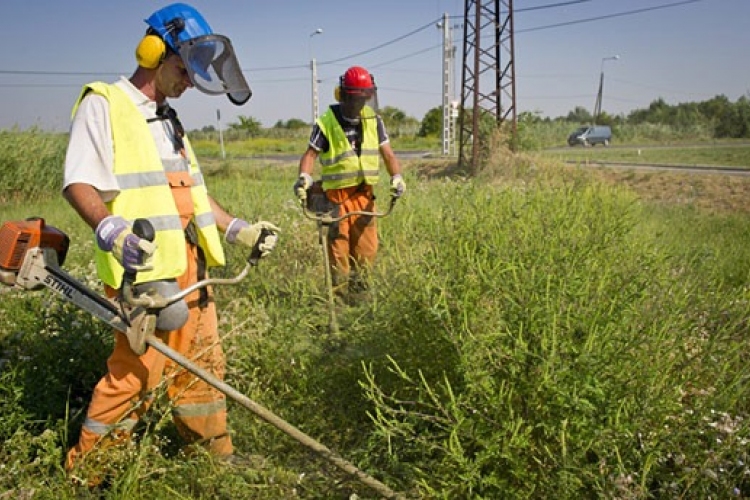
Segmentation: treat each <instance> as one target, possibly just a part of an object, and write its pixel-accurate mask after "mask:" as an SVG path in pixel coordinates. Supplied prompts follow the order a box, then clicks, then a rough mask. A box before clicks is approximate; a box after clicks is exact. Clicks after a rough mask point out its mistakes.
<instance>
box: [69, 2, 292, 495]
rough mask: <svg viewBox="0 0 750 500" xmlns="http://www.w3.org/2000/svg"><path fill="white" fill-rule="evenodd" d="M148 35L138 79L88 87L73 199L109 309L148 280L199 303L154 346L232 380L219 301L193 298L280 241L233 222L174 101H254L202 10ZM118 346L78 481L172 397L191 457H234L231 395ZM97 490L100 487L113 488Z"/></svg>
mask: <svg viewBox="0 0 750 500" xmlns="http://www.w3.org/2000/svg"><path fill="white" fill-rule="evenodd" d="M146 24H148V29H147V32H146V34H145V36H144V37H143V39H142V40H141V42H140V43H139V44H138V48H137V49H136V59H137V61H138V67H137V68H136V70H135V72H134V73H133V74H132V76H130V78H126V77H121V78H120V79H119V80H118V81H116V82H115V83H104V82H92V83H89V84H87V85H85V86H84V88H83V91H82V92H81V94H80V96H79V98H78V101H77V102H76V104H75V106H74V111H73V122H72V124H71V127H70V138H69V143H68V149H67V152H66V157H65V169H64V179H63V196H64V197H65V199H66V200H67V201H68V202H69V203H70V204H71V205H72V206H73V208H74V209H75V210H76V211H77V212H78V214H79V215H80V216H81V218H82V219H83V220H84V222H86V223H87V224H88V225H89V226H90V227H91V229H92V233H93V236H94V240H95V242H96V243H95V261H96V268H97V274H98V277H99V279H100V280H101V281H102V283H104V285H105V287H104V288H105V290H104V291H105V293H106V294H107V295H108V296H109V297H112V298H114V297H116V296H118V295H119V294H120V292H121V290H120V288H121V285H122V277H123V274H124V272H125V271H131V272H137V280H136V282H135V286H136V290H141V291H143V292H151V291H155V292H157V293H159V294H160V295H162V296H165V297H171V296H175V295H177V294H179V293H180V292H181V291H183V290H188V289H190V290H193V291H192V292H190V293H189V294H188V295H186V296H185V297H184V299H183V300H181V301H178V302H175V303H174V304H172V305H170V306H169V307H167V308H165V309H163V310H160V311H159V312H158V316H157V319H156V334H157V335H158V336H159V337H160V338H161V339H162V340H163V341H164V342H165V343H166V344H167V345H168V346H169V347H170V348H172V349H173V350H174V351H176V352H178V353H180V354H181V355H183V356H185V357H186V358H188V359H191V360H192V361H193V362H194V363H196V364H197V365H198V366H199V367H201V368H202V369H203V370H205V371H207V372H209V373H211V374H213V375H214V376H215V377H217V378H219V379H222V378H223V376H224V371H225V356H224V353H223V351H222V348H221V342H220V339H219V335H218V320H217V312H216V305H215V302H214V297H213V291H212V290H211V289H210V287H204V288H196V287H194V286H193V285H195V284H196V283H198V282H199V281H202V280H204V279H207V278H208V274H209V271H210V270H211V268H214V267H218V266H222V265H224V263H225V262H226V259H225V255H224V250H223V242H226V243H230V244H233V243H236V244H240V245H243V246H249V247H253V248H255V247H256V245H257V248H259V249H260V251H261V256H265V255H267V254H268V253H269V252H271V251H272V250H273V248H274V246H275V245H276V240H277V236H276V233H278V231H279V228H277V227H276V226H274V225H273V224H271V223H269V222H264V221H259V222H256V223H250V222H247V221H246V220H244V219H242V218H239V217H236V216H234V215H230V213H229V212H227V211H226V210H225V209H224V208H222V206H221V205H220V204H219V203H218V202H217V201H216V200H215V199H214V198H213V197H212V196H211V194H210V193H209V190H208V188H207V186H206V184H205V177H204V176H203V174H202V173H201V169H200V165H199V164H198V161H197V158H196V156H195V153H194V151H193V149H192V147H191V145H190V141H189V140H188V137H187V136H186V135H185V130H184V129H183V127H182V125H181V123H180V120H179V119H178V117H177V113H176V112H175V110H174V109H173V108H172V107H171V105H170V103H169V100H171V99H176V98H178V97H180V96H181V95H182V94H183V93H184V92H185V91H186V90H187V89H189V88H191V87H196V88H197V89H199V90H201V91H203V92H205V93H208V94H227V95H228V96H229V99H230V100H231V101H232V102H234V103H236V104H241V103H244V102H247V100H248V99H249V98H250V89H249V87H248V86H247V83H246V82H245V79H244V77H243V76H242V73H241V71H240V68H239V65H238V63H237V59H236V57H235V55H234V51H233V49H232V46H231V44H230V43H229V40H228V39H227V38H226V37H224V36H221V35H217V34H215V33H213V31H212V30H211V28H210V27H209V25H208V23H207V22H206V20H205V19H204V18H203V16H201V15H200V13H198V12H197V11H196V10H195V9H193V8H192V7H190V6H188V5H185V4H181V3H178V4H172V5H169V6H167V7H165V8H163V9H161V10H158V11H157V12H155V13H154V14H152V15H151V16H150V17H148V18H147V19H146ZM138 218H146V219H148V220H149V221H151V222H152V224H153V226H154V229H155V238H154V240H153V241H148V240H145V239H143V238H140V237H139V236H138V235H137V234H135V232H134V231H133V222H134V221H135V219H138ZM222 234H223V236H224V238H223V240H224V241H223V242H222V238H221V235H222ZM114 335H115V346H114V349H113V352H112V354H111V356H110V357H109V359H108V360H107V368H108V373H107V374H106V375H105V376H104V377H103V378H102V379H101V380H100V381H99V382H98V383H97V385H96V387H95V388H94V391H93V395H92V398H91V402H90V404H89V407H88V409H87V413H86V420H85V421H84V423H83V426H82V428H81V433H80V436H79V439H78V443H77V444H76V445H75V446H73V447H72V448H71V449H70V450H69V452H68V454H67V460H66V469H67V470H68V471H71V472H72V471H74V470H76V469H78V470H84V471H85V470H88V469H89V468H80V467H78V466H79V465H80V464H81V463H82V462H87V461H89V459H90V460H91V461H92V462H93V463H95V464H99V465H103V466H106V463H107V462H106V457H107V454H108V453H109V452H110V451H111V450H109V447H110V446H113V445H117V444H118V443H120V442H122V441H127V439H128V437H129V436H130V435H131V433H132V431H133V429H134V428H135V426H136V424H137V422H138V421H139V420H140V418H141V416H142V415H143V414H144V412H145V411H146V410H147V409H148V408H149V406H150V405H151V403H152V400H153V394H154V390H155V389H156V387H157V386H161V385H164V386H165V387H166V390H167V395H168V396H169V397H170V402H171V410H172V416H173V419H174V422H175V425H176V427H177V430H178V431H179V433H180V435H181V436H182V438H183V440H184V441H185V444H186V445H187V446H190V447H194V446H198V445H200V446H203V447H205V448H206V449H208V451H210V452H211V453H212V454H214V455H216V456H219V457H224V458H232V457H235V455H234V449H233V445H232V439H231V436H230V435H229V431H228V429H227V408H226V398H225V396H224V394H222V393H221V392H219V391H218V390H216V389H214V388H213V387H211V386H209V385H208V384H206V383H205V382H204V381H202V380H199V379H197V378H196V377H195V376H193V375H192V374H190V373H188V372H186V371H184V370H182V371H181V370H179V369H178V367H175V366H174V364H173V363H170V362H169V361H168V360H167V359H166V358H165V357H164V356H162V355H161V354H159V353H158V352H156V351H154V350H153V349H146V350H145V351H144V352H136V351H137V349H134V348H133V347H132V346H131V344H130V343H129V342H128V339H127V337H126V336H125V335H124V334H122V333H120V332H115V333H114ZM108 450H109V451H108ZM102 474H106V472H103V473H102ZM74 475H75V474H74ZM86 479H87V482H89V483H90V484H91V483H96V481H97V480H100V479H101V477H100V476H96V477H92V478H86Z"/></svg>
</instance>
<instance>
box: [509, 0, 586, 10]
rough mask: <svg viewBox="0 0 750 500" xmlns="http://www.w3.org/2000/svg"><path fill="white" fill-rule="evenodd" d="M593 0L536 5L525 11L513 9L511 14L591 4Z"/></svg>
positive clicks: (573, 0)
mask: <svg viewBox="0 0 750 500" xmlns="http://www.w3.org/2000/svg"><path fill="white" fill-rule="evenodd" d="M591 1H593V0H571V1H570V2H561V3H553V4H548V5H538V6H536V7H526V8H525V9H513V12H516V13H518V12H529V11H532V10H543V9H552V8H555V7H567V6H568V5H573V4H577V3H586V2H591Z"/></svg>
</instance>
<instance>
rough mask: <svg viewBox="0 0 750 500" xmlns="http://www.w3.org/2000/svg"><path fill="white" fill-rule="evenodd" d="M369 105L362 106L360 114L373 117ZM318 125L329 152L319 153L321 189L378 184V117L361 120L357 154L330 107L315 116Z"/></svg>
mask: <svg viewBox="0 0 750 500" xmlns="http://www.w3.org/2000/svg"><path fill="white" fill-rule="evenodd" d="M374 114H375V112H374V111H373V110H372V108H370V107H368V106H365V108H364V109H363V110H362V116H365V115H366V116H373V115H374ZM317 123H318V126H319V127H320V130H321V131H322V132H323V135H325V136H326V138H327V139H328V151H324V152H321V154H320V164H321V165H322V166H323V172H322V176H321V178H322V180H323V189H326V190H327V189H341V188H345V187H351V186H356V185H358V184H361V183H363V182H364V183H365V184H370V185H375V184H377V183H378V168H379V161H380V153H379V147H378V123H377V119H372V118H368V119H363V120H362V122H361V123H362V149H361V152H360V156H357V154H356V153H355V152H354V150H353V149H352V145H351V144H350V143H349V139H348V138H347V137H346V134H345V133H344V129H342V128H341V124H340V123H339V122H338V120H337V119H336V115H335V114H334V112H333V110H332V109H331V108H328V111H326V112H325V113H324V114H323V116H321V117H320V118H318V122H317Z"/></svg>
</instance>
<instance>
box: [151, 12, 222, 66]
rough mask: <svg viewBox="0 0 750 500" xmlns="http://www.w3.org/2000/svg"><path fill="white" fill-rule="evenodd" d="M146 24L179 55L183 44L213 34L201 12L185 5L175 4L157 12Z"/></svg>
mask: <svg viewBox="0 0 750 500" xmlns="http://www.w3.org/2000/svg"><path fill="white" fill-rule="evenodd" d="M146 24H148V25H149V26H150V27H151V28H153V30H154V31H156V33H157V34H158V35H159V36H160V37H161V38H162V40H164V41H165V42H166V43H167V45H169V46H170V48H171V49H172V50H174V51H175V52H177V53H178V54H179V52H180V45H181V44H183V43H185V42H188V41H190V40H192V39H194V38H198V37H201V36H206V35H211V34H213V30H212V29H211V26H209V25H208V22H207V21H206V20H205V19H204V18H203V16H202V15H201V14H200V12H198V11H197V10H195V9H194V8H193V7H191V6H189V5H186V4H184V3H174V4H172V5H168V6H166V7H164V8H163V9H161V10H157V11H156V12H154V13H153V14H151V16H150V17H149V18H148V19H146Z"/></svg>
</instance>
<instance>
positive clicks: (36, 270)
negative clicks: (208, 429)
mask: <svg viewBox="0 0 750 500" xmlns="http://www.w3.org/2000/svg"><path fill="white" fill-rule="evenodd" d="M133 232H134V233H135V234H136V235H138V236H139V237H141V238H146V239H148V240H153V237H154V230H153V227H152V226H151V223H150V222H149V221H148V220H145V219H138V220H136V221H135V223H134V224H133ZM263 236H264V235H262V234H261V238H259V240H258V241H263ZM69 243H70V240H69V238H68V237H67V235H65V233H63V232H62V231H60V230H59V229H57V228H55V227H52V226H48V225H46V224H45V221H44V219H41V218H31V219H26V220H24V221H11V222H6V223H4V224H3V225H2V226H0V283H3V284H5V285H8V286H12V287H15V288H19V289H23V290H39V289H42V288H49V289H50V290H52V291H53V292H55V293H57V294H58V295H60V296H62V298H63V299H65V300H67V301H69V302H72V303H73V304H74V305H76V306H77V307H79V308H81V309H83V310H84V311H87V312H88V313H90V314H92V315H93V316H95V317H96V318H99V319H100V320H102V321H104V322H105V323H107V324H109V325H110V326H112V327H113V328H115V329H116V330H118V331H120V332H122V333H124V334H125V335H126V336H127V338H128V341H129V343H130V347H131V348H132V349H133V351H134V352H135V353H136V354H139V355H140V354H143V353H144V352H145V351H146V350H147V349H148V347H151V348H153V349H156V350H157V351H159V352H160V353H161V354H163V355H164V356H166V357H167V358H169V359H171V360H172V361H174V362H175V363H177V364H179V365H180V366H182V367H183V368H185V369H186V370H188V371H189V372H191V373H192V374H194V375H195V376H197V377H199V378H201V379H203V380H204V381H205V382H206V383H208V384H210V385H211V386H213V387H215V388H216V389H218V390H219V391H221V392H223V393H224V394H226V395H227V396H228V397H230V398H232V399H233V400H235V401H236V402H238V403H239V404H240V405H242V406H244V407H245V408H247V409H248V410H250V411H252V412H253V413H254V414H255V415H257V416H258V417H260V418H261V419H263V420H265V421H266V422H268V423H270V424H271V425H273V426H274V427H276V428H277V429H279V430H281V431H282V432H284V433H285V434H287V435H288V436H290V437H292V438H293V439H295V440H296V441H298V442H300V443H302V444H303V445H305V446H307V447H308V448H310V449H312V450H313V451H314V452H316V453H318V454H319V455H321V456H322V457H324V458H326V459H327V460H329V461H330V462H332V463H333V464H334V465H335V466H336V467H338V468H339V469H341V470H342V471H344V472H346V473H347V474H350V475H351V476H353V477H354V478H356V479H357V480H358V481H360V482H361V483H362V484H365V485H366V486H368V487H370V488H372V489H373V490H374V491H376V492H378V493H379V494H380V495H382V496H383V497H385V498H404V497H403V495H401V494H398V493H396V492H394V491H393V490H391V489H390V488H388V486H386V485H385V484H383V483H381V482H380V481H378V480H377V479H375V478H373V477H372V476H370V475H368V474H366V473H365V472H363V471H362V470H360V469H358V468H357V467H355V466H354V465H353V464H351V463H350V462H348V461H346V460H344V459H343V458H341V457H340V456H339V455H338V454H336V453H335V452H333V451H331V450H330V449H328V448H327V447H326V446H324V445H323V444H321V443H319V442H318V441H316V440H315V439H313V438H312V437H310V436H308V435H307V434H305V433H303V432H302V431H300V430H299V429H297V428H296V427H294V426H293V425H291V424H290V423H288V422H286V421H285V420H283V419H282V418H280V417H279V416H277V415H276V414H274V413H273V412H271V411H270V410H268V409H266V408H264V407H263V406H261V405H259V404H258V403H256V402H254V401H253V400H251V399H250V398H248V397H247V396H245V395H243V394H241V393H240V392H238V391H237V390H235V389H233V388H232V387H230V386H229V385H228V384H226V383H225V382H223V381H222V380H220V379H218V378H217V377H215V376H214V375H212V374H211V373H208V372H207V371H205V370H204V369H202V368H201V367H199V366H197V365H196V364H195V363H193V362H192V361H191V360H189V359H187V358H186V357H184V356H182V355H181V354H180V353H178V352H176V351H174V350H173V349H172V348H170V347H168V346H167V345H166V344H164V343H163V342H162V341H161V340H159V338H158V337H156V336H155V334H154V331H155V328H156V317H157V314H158V312H159V311H160V310H161V309H163V308H165V307H167V306H169V305H170V304H173V303H175V302H177V301H179V300H181V299H183V298H184V297H186V296H187V295H188V294H190V293H191V292H193V291H195V290H197V289H199V288H203V287H206V286H209V285H231V284H236V283H239V282H240V281H242V280H243V279H244V278H245V277H246V276H247V274H248V272H249V270H250V268H251V267H254V266H257V265H258V261H259V259H260V249H259V248H258V246H257V245H256V246H255V248H253V249H252V250H251V252H250V256H249V257H248V259H247V264H246V265H245V267H244V269H243V270H242V271H241V272H240V273H239V274H238V275H237V276H235V277H234V278H209V279H205V280H202V281H200V282H198V283H195V284H194V285H192V286H190V287H189V288H186V289H185V290H182V291H181V292H179V293H177V294H175V295H172V296H169V297H163V296H161V295H159V294H158V293H156V292H154V291H153V290H151V291H149V292H147V293H142V294H136V293H134V289H135V287H134V286H133V283H134V281H135V275H134V274H133V273H127V272H126V274H125V275H124V277H123V285H122V287H121V291H122V293H121V294H120V296H119V297H116V298H113V299H107V298H104V297H102V296H100V295H97V294H96V293H94V292H92V291H91V290H90V289H88V288H86V287H85V286H84V285H83V284H82V283H80V282H79V281H77V280H76V279H75V278H73V277H72V276H70V275H69V274H68V273H66V272H65V271H63V270H62V269H61V268H60V266H61V265H62V263H63V262H64V260H65V256H66V254H67V251H68V246H69Z"/></svg>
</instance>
